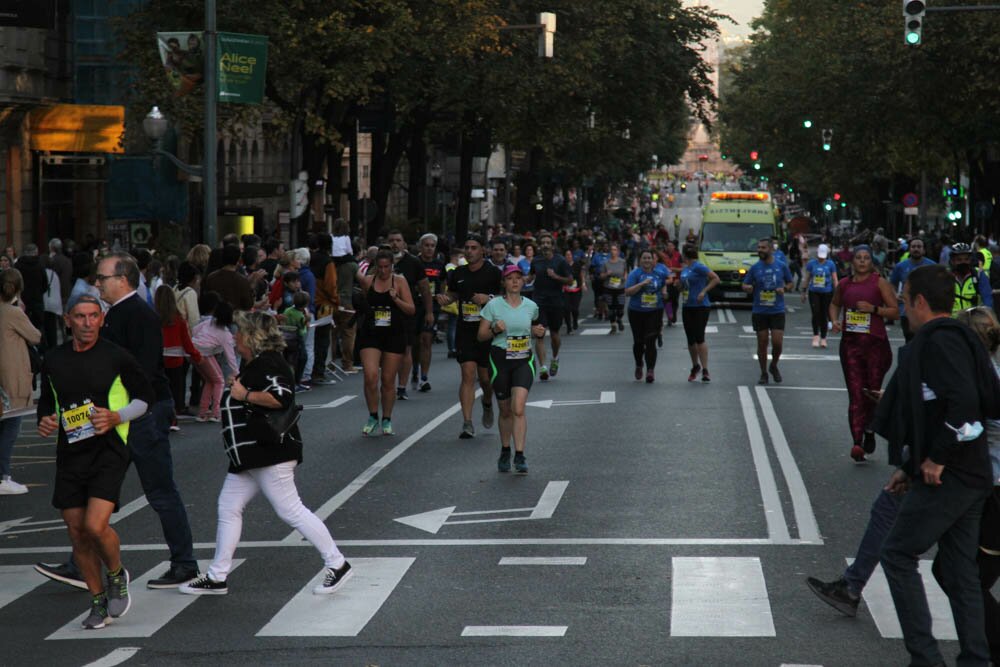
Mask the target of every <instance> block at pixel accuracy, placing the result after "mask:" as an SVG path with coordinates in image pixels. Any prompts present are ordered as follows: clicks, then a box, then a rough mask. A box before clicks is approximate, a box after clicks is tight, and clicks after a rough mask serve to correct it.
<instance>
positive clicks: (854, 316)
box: [844, 309, 872, 334]
mask: <svg viewBox="0 0 1000 667" xmlns="http://www.w3.org/2000/svg"><path fill="white" fill-rule="evenodd" d="M844 330H845V331H847V332H848V333H863V334H866V333H871V331H872V314H871V313H862V312H861V311H860V310H850V309H848V311H847V326H845V327H844Z"/></svg>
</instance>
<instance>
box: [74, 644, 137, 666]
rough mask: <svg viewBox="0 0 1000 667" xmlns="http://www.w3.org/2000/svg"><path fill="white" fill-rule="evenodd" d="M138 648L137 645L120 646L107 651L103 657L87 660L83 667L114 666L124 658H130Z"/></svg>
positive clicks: (124, 659)
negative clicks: (92, 660)
mask: <svg viewBox="0 0 1000 667" xmlns="http://www.w3.org/2000/svg"><path fill="white" fill-rule="evenodd" d="M140 650H141V649H140V648H139V647H138V646H122V647H120V648H116V649H115V650H114V651H112V652H111V653H108V654H107V655H106V656H104V657H103V658H100V659H98V660H95V661H94V662H88V663H87V664H86V665H84V666H83V667H115V665H120V664H122V663H123V662H125V661H126V660H129V659H131V658H132V656H134V655H135V654H136V653H138V652H139V651H140Z"/></svg>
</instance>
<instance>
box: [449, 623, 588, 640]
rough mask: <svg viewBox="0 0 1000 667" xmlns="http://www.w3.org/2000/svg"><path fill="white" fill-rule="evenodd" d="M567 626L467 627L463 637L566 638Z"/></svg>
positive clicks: (463, 631)
mask: <svg viewBox="0 0 1000 667" xmlns="http://www.w3.org/2000/svg"><path fill="white" fill-rule="evenodd" d="M568 629H569V626H567V625H467V626H465V628H464V629H463V630H462V636H463V637H564V636H566V630H568Z"/></svg>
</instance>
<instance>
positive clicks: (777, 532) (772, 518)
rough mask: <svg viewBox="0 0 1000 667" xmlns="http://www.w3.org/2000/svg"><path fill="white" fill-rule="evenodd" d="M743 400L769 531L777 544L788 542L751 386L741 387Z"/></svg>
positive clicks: (744, 417) (744, 419) (745, 419)
mask: <svg viewBox="0 0 1000 667" xmlns="http://www.w3.org/2000/svg"><path fill="white" fill-rule="evenodd" d="M739 393H740V404H741V405H742V406H743V421H744V422H746V425H747V435H748V436H749V438H750V451H751V452H752V453H753V465H754V468H756V469H757V483H758V484H760V496H761V500H763V501H764V518H765V519H766V520H767V534H768V536H769V537H770V538H771V540H772V541H774V542H776V543H778V544H785V543H787V542H788V541H789V540H790V539H791V537H790V536H789V534H788V523H787V522H786V521H785V511H784V509H782V507H781V498H779V497H778V485H777V483H776V482H775V481H774V473H773V472H772V471H771V462H770V461H769V460H768V457H767V447H766V446H765V445H764V436H763V434H762V433H761V431H760V421H758V419H757V410H756V408H755V407H754V403H753V397H752V396H751V395H750V389H748V388H747V387H740V388H739Z"/></svg>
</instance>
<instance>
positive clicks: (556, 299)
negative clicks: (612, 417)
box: [531, 234, 573, 381]
mask: <svg viewBox="0 0 1000 667" xmlns="http://www.w3.org/2000/svg"><path fill="white" fill-rule="evenodd" d="M538 247H539V249H540V250H541V256H540V257H536V258H535V259H534V260H533V261H532V262H531V273H532V275H534V277H535V291H534V296H533V297H532V299H533V300H534V301H535V303H537V304H538V310H539V314H540V321H541V324H542V326H544V327H546V328H547V329H548V330H549V336H550V337H551V339H552V364H551V366H549V367H546V365H545V339H544V338H541V339H538V340H536V341H535V355H536V356H537V357H538V363H539V369H538V379H540V380H542V381H545V380H548V379H549V375H551V376H552V377H555V376H556V373H558V372H559V347H560V345H562V340H561V339H560V337H559V330H560V329H561V328H562V324H563V316H564V313H565V312H566V297H565V293H564V292H563V287H565V286H567V285H570V284H572V282H573V271H572V269H570V268H569V264H568V263H567V262H566V260H565V259H564V258H562V257H560V256H559V255H556V254H555V242H554V241H553V240H552V237H551V236H550V235H549V234H543V235H542V236H540V237H539V238H538Z"/></svg>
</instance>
